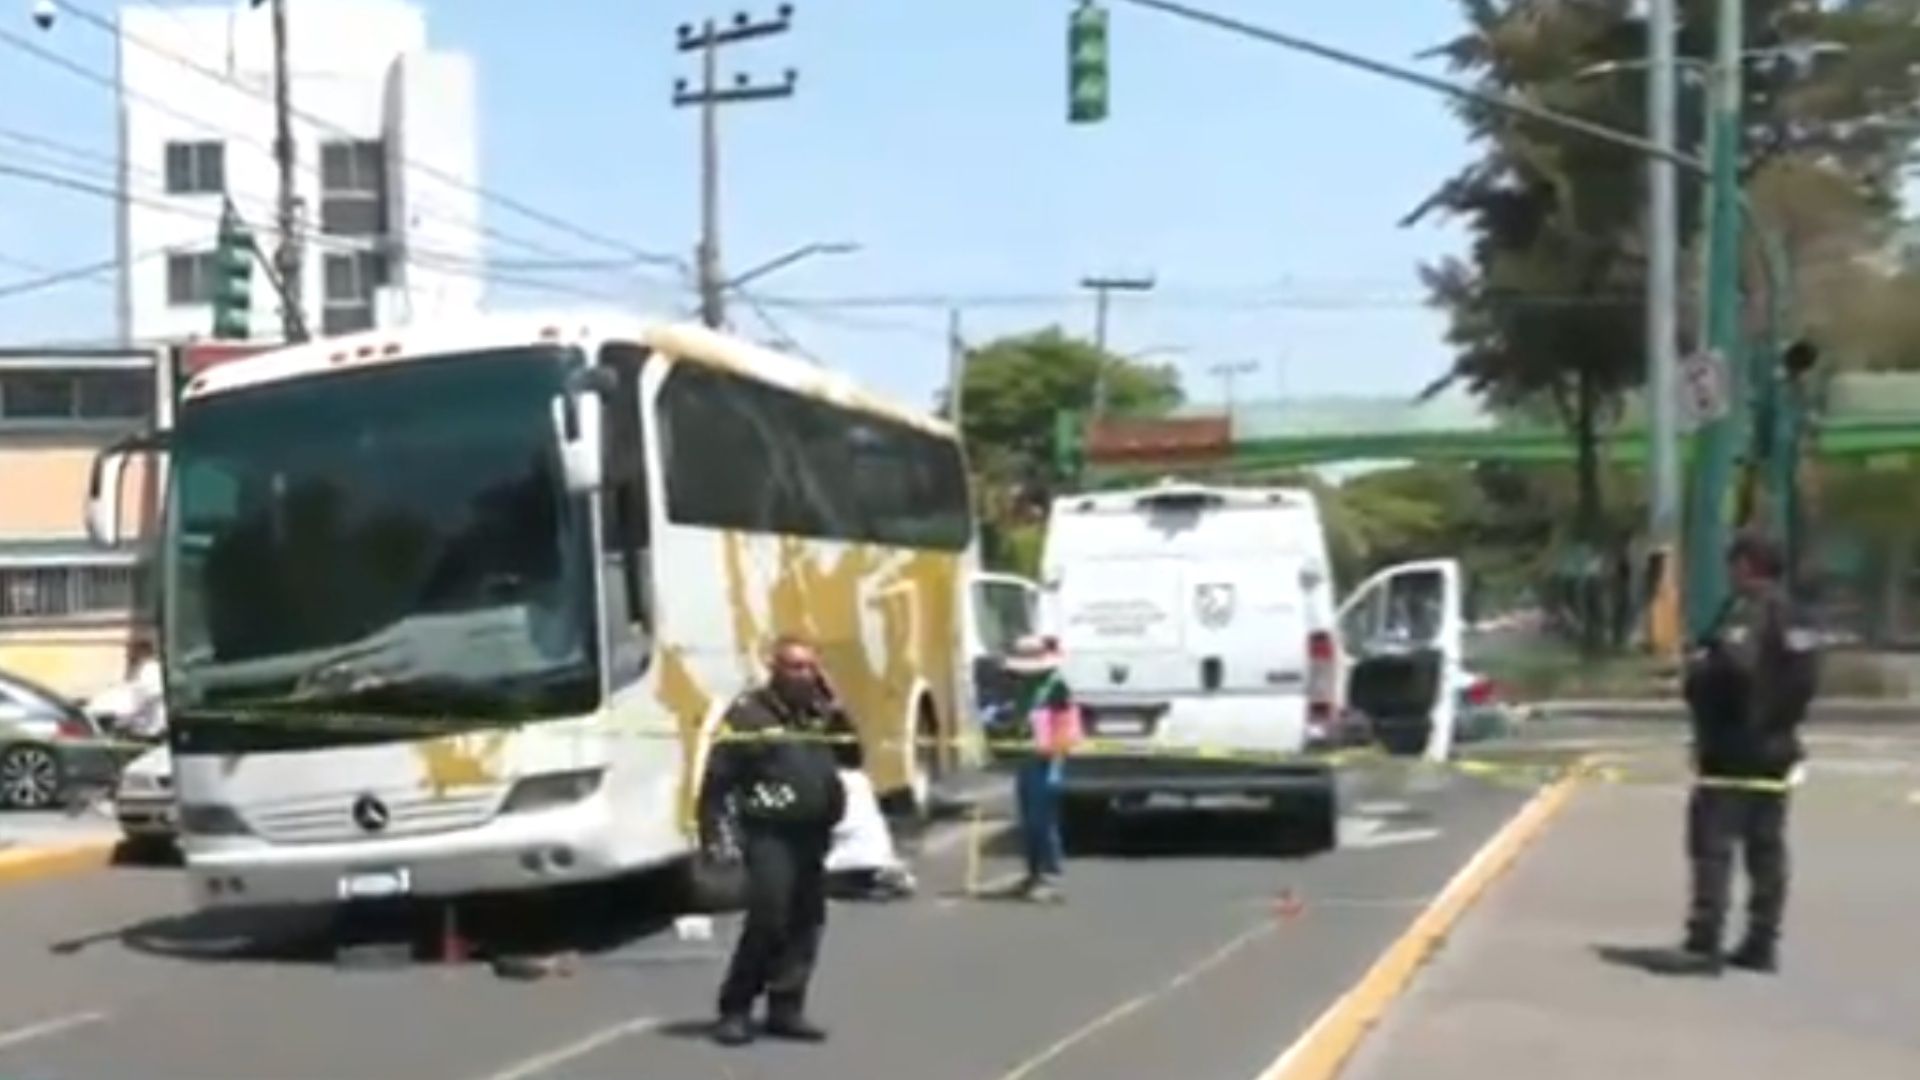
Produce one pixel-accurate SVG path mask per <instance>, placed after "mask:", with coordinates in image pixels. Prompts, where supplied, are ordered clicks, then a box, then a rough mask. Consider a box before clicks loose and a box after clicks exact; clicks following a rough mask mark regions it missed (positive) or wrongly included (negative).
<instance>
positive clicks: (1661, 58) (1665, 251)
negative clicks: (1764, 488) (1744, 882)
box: [1646, 0, 1680, 656]
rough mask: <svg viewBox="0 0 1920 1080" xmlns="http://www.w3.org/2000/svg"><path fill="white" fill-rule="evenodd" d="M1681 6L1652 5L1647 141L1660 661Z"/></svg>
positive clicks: (1670, 448) (1670, 485)
mask: <svg viewBox="0 0 1920 1080" xmlns="http://www.w3.org/2000/svg"><path fill="white" fill-rule="evenodd" d="M1674 2H1675V0H1648V4H1647V36H1648V50H1647V52H1648V56H1647V62H1648V64H1649V65H1650V66H1649V67H1648V69H1647V138H1648V139H1649V140H1650V141H1651V142H1652V143H1653V144H1654V146H1655V147H1656V148H1658V149H1660V150H1662V151H1665V154H1664V155H1660V154H1656V155H1654V156H1651V157H1649V158H1648V159H1647V283H1646V285H1647V316H1646V318H1647V327H1646V329H1647V403H1648V409H1647V435H1648V444H1647V451H1648V452H1647V480H1648V487H1649V491H1648V498H1647V517H1648V521H1647V543H1648V553H1649V555H1650V556H1651V560H1650V561H1651V564H1652V566H1653V567H1654V568H1655V573H1656V574H1657V575H1658V576H1657V577H1656V579H1655V580H1654V581H1653V582H1652V583H1651V584H1652V586H1653V608H1652V613H1653V618H1652V620H1651V622H1650V623H1649V627H1648V629H1649V634H1648V637H1649V640H1650V643H1651V644H1652V645H1653V646H1654V652H1655V653H1656V654H1657V655H1662V656H1670V655H1675V650H1676V648H1677V646H1678V644H1679V640H1678V638H1679V634H1678V630H1679V619H1678V617H1677V616H1678V606H1679V591H1678V589H1677V588H1676V585H1677V579H1678V576H1679V566H1678V565H1677V557H1678V553H1679V543H1678V540H1679V532H1680V432H1679V415H1678V412H1679V410H1678V402H1677V401H1676V400H1675V395H1676V394H1677V393H1678V392H1679V386H1678V379H1679V371H1678V368H1679V362H1678V357H1677V356H1676V350H1677V348H1678V343H1677V335H1678V326H1677V322H1678V310H1679V282H1680V266H1679V241H1678V233H1679V228H1680V223H1679V214H1680V211H1679V196H1678V193H1677V188H1676V183H1677V177H1676V174H1675V169H1674V164H1673V155H1674V153H1675V152H1676V151H1677V150H1678V147H1677V146H1676V145H1675V142H1676V139H1677V136H1676V134H1675V131H1674V126H1675V119H1676V114H1677V113H1678V111H1679V101H1678V98H1679V91H1678V86H1677V83H1678V76H1679V71H1678V70H1677V69H1678V67H1679V61H1678V57H1677V56H1676V55H1675V51H1674V43H1675V38H1676V37H1677V35H1678V31H1679V27H1678V23H1677V21H1676V19H1675V17H1674Z"/></svg>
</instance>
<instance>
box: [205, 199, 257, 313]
mask: <svg viewBox="0 0 1920 1080" xmlns="http://www.w3.org/2000/svg"><path fill="white" fill-rule="evenodd" d="M213 273H214V284H213V336H214V337H215V338H219V339H223V340H243V339H245V338H247V337H250V336H251V335H252V330H253V326H252V324H253V317H252V313H253V234H252V233H251V232H249V231H247V228H246V227H245V226H244V225H242V224H241V223H240V217H239V215H238V214H236V213H234V210H233V207H232V205H231V204H229V205H228V206H227V207H226V209H225V211H224V212H223V213H222V214H221V215H220V233H219V240H218V242H217V244H216V246H215V248H214V254H213Z"/></svg>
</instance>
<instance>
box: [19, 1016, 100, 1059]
mask: <svg viewBox="0 0 1920 1080" xmlns="http://www.w3.org/2000/svg"><path fill="white" fill-rule="evenodd" d="M106 1018H107V1014H106V1013H103V1012H84V1013H74V1014H73V1015H72V1016H62V1017H58V1018H56V1019H53V1020H43V1021H41V1022H40V1023H38V1024H29V1025H28V1026H26V1027H23V1028H15V1029H13V1030H12V1031H0V1050H7V1049H11V1048H12V1047H15V1046H19V1045H20V1044H21V1043H26V1042H32V1041H33V1040H35V1039H44V1038H46V1037H47V1036H49V1035H58V1034H60V1033H61V1032H63V1031H71V1030H73V1029H74V1028H77V1027H85V1026H87V1025H88V1024H97V1023H100V1022H101V1021H102V1020H105V1019H106Z"/></svg>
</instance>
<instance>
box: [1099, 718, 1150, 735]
mask: <svg viewBox="0 0 1920 1080" xmlns="http://www.w3.org/2000/svg"><path fill="white" fill-rule="evenodd" d="M1093 728H1094V730H1095V731H1096V732H1098V733H1099V734H1101V735H1145V734H1146V733H1147V718H1146V717H1144V716H1127V715H1121V716H1101V717H1098V718H1096V719H1095V720H1094V722H1093Z"/></svg>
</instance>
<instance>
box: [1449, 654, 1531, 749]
mask: <svg viewBox="0 0 1920 1080" xmlns="http://www.w3.org/2000/svg"><path fill="white" fill-rule="evenodd" d="M1455 693H1456V695H1457V697H1458V701H1459V704H1458V706H1457V707H1456V708H1457V710H1458V716H1459V720H1458V723H1459V741H1461V742H1480V741H1482V740H1484V739H1500V738H1505V737H1506V736H1508V735H1511V734H1513V731H1514V727H1515V725H1516V724H1517V723H1518V721H1519V719H1520V714H1519V711H1518V710H1516V709H1515V708H1514V706H1513V703H1512V702H1510V701H1507V700H1506V699H1505V698H1504V697H1502V696H1501V693H1500V685H1499V684H1498V683H1496V682H1494V681H1493V680H1492V679H1489V678H1488V677H1486V676H1485V675H1482V674H1480V673H1479V672H1476V671H1472V670H1466V671H1462V672H1461V677H1460V681H1459V683H1458V685H1457V687H1456V690H1455Z"/></svg>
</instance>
